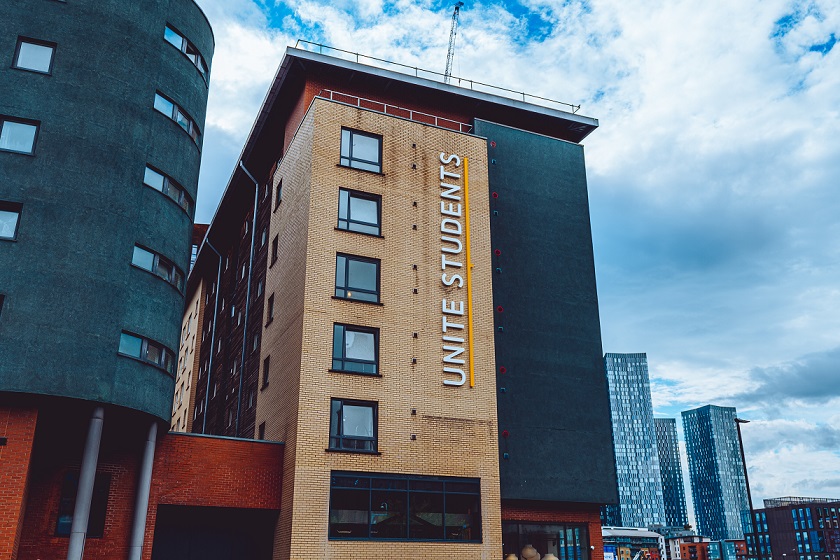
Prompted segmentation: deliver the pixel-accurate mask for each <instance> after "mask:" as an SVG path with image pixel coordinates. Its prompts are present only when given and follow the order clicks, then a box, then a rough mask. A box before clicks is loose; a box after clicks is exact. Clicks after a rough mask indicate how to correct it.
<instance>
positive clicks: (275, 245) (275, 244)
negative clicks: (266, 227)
mask: <svg viewBox="0 0 840 560" xmlns="http://www.w3.org/2000/svg"><path fill="white" fill-rule="evenodd" d="M279 252H280V234H279V233H278V234H277V235H275V236H274V239H272V240H271V263H270V264H269V265H268V268H271V267H272V266H274V263H276V262H277V255H278V253H279Z"/></svg>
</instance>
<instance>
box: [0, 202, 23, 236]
mask: <svg viewBox="0 0 840 560" xmlns="http://www.w3.org/2000/svg"><path fill="white" fill-rule="evenodd" d="M0 211H2V212H9V213H12V214H17V220H16V221H15V231H14V232H12V236H11V237H3V236H0V241H17V236H18V232H19V231H20V220H21V217H22V216H23V204H21V203H20V202H11V201H6V200H0Z"/></svg>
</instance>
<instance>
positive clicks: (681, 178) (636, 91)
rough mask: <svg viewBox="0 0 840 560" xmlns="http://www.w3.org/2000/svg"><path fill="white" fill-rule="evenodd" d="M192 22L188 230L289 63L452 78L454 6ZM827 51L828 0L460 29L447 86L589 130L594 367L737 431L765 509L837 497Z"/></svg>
mask: <svg viewBox="0 0 840 560" xmlns="http://www.w3.org/2000/svg"><path fill="white" fill-rule="evenodd" d="M198 3H199V5H200V6H201V7H202V8H203V9H204V11H205V13H206V14H207V16H208V19H209V20H210V22H211V24H212V26H213V28H214V32H215V38H216V52H215V55H214V56H213V61H212V71H211V86H210V98H209V106H208V112H207V122H206V125H205V134H204V152H203V156H204V157H203V161H202V169H201V178H200V181H199V198H198V201H197V215H196V221H197V222H208V221H210V219H211V218H212V216H213V213H214V211H215V208H216V206H217V204H218V201H219V198H220V196H221V193H222V191H223V189H224V186H225V185H226V183H227V180H228V178H229V176H230V174H231V172H232V170H233V168H234V165H235V163H236V160H237V157H238V155H239V152H240V150H241V148H242V145H243V143H244V141H245V139H246V137H247V135H248V133H249V131H250V128H251V125H252V123H253V120H254V118H255V116H256V113H257V110H258V108H259V106H260V104H261V103H262V100H263V97H264V96H265V93H266V91H267V88H268V86H269V84H270V81H271V79H272V78H273V76H274V73H275V71H276V69H277V66H278V64H279V63H280V60H281V58H282V56H283V52H284V51H285V49H286V47H287V46H294V45H295V42H296V41H297V40H298V39H305V40H309V41H313V42H318V43H323V44H326V45H330V46H333V47H337V48H341V49H346V50H349V51H358V52H361V53H362V54H367V55H371V56H375V57H380V58H384V59H388V60H393V61H397V62H401V63H403V64H408V65H411V66H419V67H421V68H426V69H430V70H436V71H438V72H443V70H444V67H445V63H446V50H447V45H448V40H449V28H450V19H451V15H452V8H453V6H452V4H454V2H449V0H446V1H438V0H435V1H431V0H417V1H414V2H409V1H407V0H397V1H395V2H390V1H385V0H355V1H349V0H338V1H333V2H328V1H324V0H289V1H288V2H275V1H274V0H198ZM838 38H840V3H838V0H814V1H809V0H804V1H798V0H738V1H736V2H733V1H731V0H705V1H702V2H700V1H698V0H669V1H667V2H663V1H661V0H644V1H640V0H565V1H560V0H523V1H521V2H516V1H504V2H503V1H470V0H466V4H465V6H464V7H463V8H462V10H461V16H460V26H459V29H458V36H457V40H456V49H455V58H454V64H453V74H454V75H455V76H458V77H463V78H467V79H469V78H473V79H476V80H479V81H482V82H486V83H490V84H494V85H498V86H502V87H506V88H510V89H514V90H519V91H525V92H528V93H531V94H534V95H539V96H543V97H547V98H551V99H557V100H561V101H566V102H570V103H574V104H580V105H581V109H580V113H581V114H583V115H586V116H590V117H595V118H597V119H599V121H600V127H599V128H598V129H597V130H596V131H595V132H594V133H593V134H592V135H590V136H589V137H588V138H587V139H586V140H585V141H584V142H583V144H584V146H585V153H586V161H587V179H588V187H589V198H590V212H591V219H592V234H593V245H594V252H595V267H596V276H597V282H598V297H599V304H600V312H601V329H602V335H603V347H604V351H605V352H628V353H635V352H645V353H647V358H648V364H649V368H650V375H651V392H652V398H653V406H654V413H655V415H656V416H658V417H675V418H678V419H679V415H680V412H681V411H683V410H688V409H690V408H695V407H697V406H702V405H705V404H716V405H721V406H734V407H736V408H737V410H738V415H739V416H740V417H742V418H745V419H748V420H750V423H749V424H746V425H744V426H743V437H744V446H745V451H746V457H747V464H748V468H749V477H750V483H751V488H752V492H753V499H754V502H755V503H756V507H760V504H761V500H762V499H764V498H772V497H780V496H791V495H793V496H814V497H831V498H840V406H838V405H840V192H839V191H840V45H838V44H837V42H838ZM677 423H678V426H680V429H681V422H680V421H679V420H678V422H677ZM686 484H688V481H687V480H686Z"/></svg>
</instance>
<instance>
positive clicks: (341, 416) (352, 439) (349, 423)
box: [330, 399, 377, 452]
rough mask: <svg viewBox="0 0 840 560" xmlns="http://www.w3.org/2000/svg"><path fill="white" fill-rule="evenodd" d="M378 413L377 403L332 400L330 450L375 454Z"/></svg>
mask: <svg viewBox="0 0 840 560" xmlns="http://www.w3.org/2000/svg"><path fill="white" fill-rule="evenodd" d="M376 413H377V404H376V403H375V402H367V401H351V400H345V399H332V400H331V410H330V449H346V450H351V451H364V452H375V451H376V436H377V425H376V424H377V414H376Z"/></svg>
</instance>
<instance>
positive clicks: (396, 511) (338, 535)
mask: <svg viewBox="0 0 840 560" xmlns="http://www.w3.org/2000/svg"><path fill="white" fill-rule="evenodd" d="M329 538H330V539H331V540H340V539H371V540H386V539H388V540H402V541H461V542H481V484H480V480H479V479H477V478H454V477H442V476H441V477H433V476H412V475H399V474H369V473H358V472H340V471H333V472H332V473H331V476H330V518H329ZM505 544H507V543H505ZM523 546H524V545H523ZM517 552H519V549H517ZM563 560H571V559H568V558H565V557H564V558H563Z"/></svg>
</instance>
